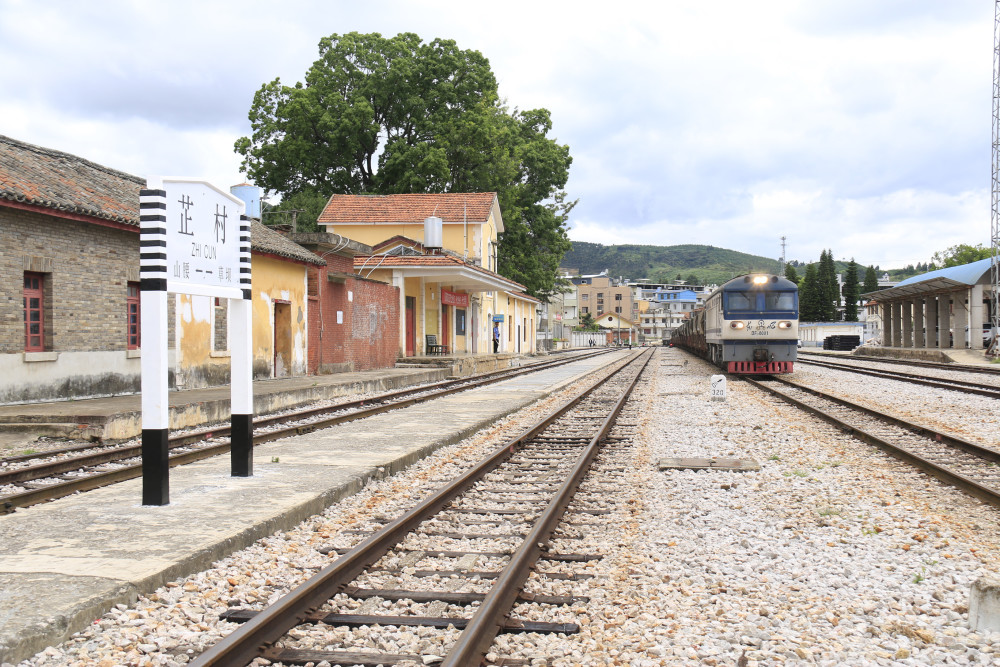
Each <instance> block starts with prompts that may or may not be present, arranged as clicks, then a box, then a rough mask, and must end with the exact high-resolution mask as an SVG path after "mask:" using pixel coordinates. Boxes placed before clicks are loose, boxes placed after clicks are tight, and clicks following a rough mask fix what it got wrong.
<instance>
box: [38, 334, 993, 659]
mask: <svg viewBox="0 0 1000 667" xmlns="http://www.w3.org/2000/svg"><path fill="white" fill-rule="evenodd" d="M649 372H650V373H653V374H654V377H653V379H652V380H651V381H650V382H648V383H646V384H645V385H644V386H643V388H642V393H641V395H640V396H639V397H638V399H637V400H638V401H639V402H640V403H639V410H640V412H641V414H642V415H643V417H642V419H641V420H640V423H639V425H638V432H639V437H638V440H637V442H636V444H635V445H634V446H633V447H632V448H631V449H629V450H627V451H625V452H622V451H619V452H617V453H615V454H614V455H613V456H614V457H615V462H616V464H617V465H619V466H622V465H624V466H627V469H628V470H630V471H631V474H630V475H627V476H625V478H624V479H625V480H626V481H621V478H620V477H619V478H618V482H617V484H618V485H619V487H620V488H618V489H617V493H616V494H615V495H614V497H613V498H608V499H606V502H607V507H608V509H610V510H611V511H612V514H610V515H607V517H608V518H607V521H604V522H596V523H595V525H594V526H592V527H591V528H590V529H589V530H588V532H587V534H585V535H582V538H583V539H582V540H577V541H575V543H574V546H573V550H576V551H587V552H594V553H601V554H603V556H604V557H603V558H602V559H601V560H598V561H592V562H590V563H587V564H586V566H584V567H583V568H582V569H584V570H585V571H586V572H587V573H588V574H591V575H593V578H592V579H585V580H581V581H574V582H566V581H561V580H551V579H550V580H540V581H532V582H531V586H532V587H534V588H533V589H534V590H542V591H544V592H546V593H554V594H565V595H578V596H588V597H590V602H589V603H586V604H580V605H576V606H574V607H572V608H570V607H563V608H548V609H546V608H544V607H541V606H538V605H532V606H530V607H527V608H524V609H519V610H517V613H523V614H524V615H525V617H529V616H530V617H531V618H532V619H538V620H550V621H560V622H575V623H579V624H580V626H581V632H580V633H579V634H576V635H566V636H562V635H555V636H529V637H522V636H517V635H504V636H502V637H501V639H500V641H499V642H498V645H497V648H496V650H495V652H496V654H497V656H510V657H522V658H523V657H527V658H536V659H538V660H539V664H548V665H553V666H559V667H570V666H573V665H627V666H629V667H652V666H659V665H735V664H737V663H738V662H739V663H740V664H745V665H748V666H751V665H761V666H763V665H775V664H789V665H795V664H802V665H805V664H810V665H812V664H820V665H940V664H955V665H967V664H969V665H971V664H998V663H1000V632H997V633H988V632H973V631H971V630H970V629H969V627H968V602H969V589H970V587H971V585H972V583H973V582H974V581H975V580H976V579H977V578H979V577H980V576H983V575H986V574H990V573H992V572H996V570H997V563H998V554H1000V550H998V548H997V540H996V537H995V536H996V535H997V527H998V526H997V518H998V513H997V512H996V511H995V510H993V509H990V508H987V507H985V506H984V505H982V504H981V503H980V502H979V501H976V500H975V499H972V498H969V497H967V496H965V495H963V494H962V493H960V492H958V491H955V490H953V489H950V488H948V487H945V486H943V485H941V484H940V483H938V482H936V481H934V480H932V479H929V478H927V477H926V476H924V475H922V474H919V473H917V472H915V471H913V470H912V469H910V468H908V467H907V466H905V465H904V464H902V463H899V462H897V461H896V460H895V459H892V458H890V457H888V456H886V455H883V454H881V453H880V452H878V451H876V450H874V449H872V448H870V447H869V446H867V445H864V444H862V443H859V442H857V441H855V440H853V439H852V438H850V437H849V436H847V435H844V434H841V433H839V432H838V431H837V430H835V429H833V428H832V427H830V426H828V425H826V424H824V423H822V422H819V421H818V420H816V419H815V418H812V417H809V416H806V415H804V414H802V413H800V412H798V411H797V410H796V409H795V408H792V407H791V406H788V405H787V404H784V403H782V402H780V401H778V400H777V399H773V398H770V397H768V396H766V395H764V394H763V393H762V392H760V391H758V390H757V389H755V388H753V387H751V386H749V385H747V384H744V383H741V382H739V381H730V382H729V383H728V399H727V400H726V401H724V402H722V401H711V400H710V398H709V377H710V376H711V375H713V374H716V373H717V370H716V369H714V368H713V367H711V366H709V365H708V364H706V363H704V362H702V361H700V360H697V359H695V358H693V357H691V356H689V355H687V354H686V353H684V352H681V351H679V350H676V349H669V350H660V351H658V352H657V357H656V358H654V360H653V362H652V364H651V366H650V369H649ZM834 373H836V374H837V375H836V376H835V375H833V374H834ZM799 374H800V373H799V372H797V373H796V374H795V375H796V376H799ZM843 375H844V374H843V373H842V372H835V371H825V370H819V369H810V370H809V371H808V373H804V372H803V373H802V376H803V377H806V376H808V378H809V381H810V384H819V383H823V382H827V381H829V382H830V383H836V384H838V386H839V390H838V395H842V396H844V397H846V398H850V397H851V396H852V395H853V396H855V397H859V394H862V393H870V392H872V391H873V389H872V383H873V382H874V380H873V379H871V378H869V379H867V380H864V381H863V382H860V383H858V385H857V387H858V388H857V389H855V388H854V385H849V384H848V383H845V382H844V381H843ZM824 378H829V379H824ZM796 379H798V378H796ZM878 382H889V381H878ZM893 386H895V387H898V386H899V385H893ZM877 391H878V392H879V394H880V395H883V396H884V394H885V393H890V394H892V393H893V392H895V398H896V399H897V400H898V401H899V402H900V403H901V405H900V406H898V407H899V410H898V411H899V412H914V413H920V412H926V411H927V410H928V406H929V405H932V404H934V403H935V402H937V404H938V405H940V399H939V398H923V396H925V393H922V392H921V391H920V390H919V389H914V388H913V387H912V386H907V389H906V390H905V391H901V390H893V389H891V388H890V389H888V390H885V389H883V388H882V387H881V385H879V386H878V387H877ZM930 391H934V390H928V393H926V395H927V396H930V395H931V394H930V393H929V392H930ZM933 396H935V397H936V396H938V394H933ZM554 400H556V399H554V398H553V399H549V402H552V401H554ZM911 400H912V403H911V402H910V401H911ZM979 400H980V399H978V398H976V397H967V396H965V397H963V398H962V399H955V402H956V403H960V402H961V401H977V402H978V401H979ZM981 400H983V401H984V402H985V401H987V400H988V399H981ZM878 402H880V403H882V404H883V407H882V408H881V409H886V408H885V405H884V404H885V403H886V400H885V398H880V399H878ZM889 402H890V403H891V401H889ZM532 412H533V410H529V411H526V413H528V414H524V415H518V416H515V417H511V418H508V419H507V420H504V421H503V422H502V423H498V424H497V425H495V426H494V427H492V428H490V429H487V430H485V431H483V432H481V433H479V434H477V435H475V436H473V437H472V438H469V439H468V440H466V441H464V442H462V443H459V444H457V445H453V446H451V447H448V448H445V449H443V450H440V451H439V452H437V453H436V454H434V455H432V456H430V457H428V458H427V459H425V460H424V461H422V462H420V463H418V464H417V465H415V466H413V467H412V468H410V469H409V470H407V471H406V472H404V473H402V474H400V475H397V476H394V477H392V478H389V479H384V480H380V481H377V482H372V483H370V484H369V485H368V486H366V487H365V489H364V490H363V491H362V492H360V493H359V494H358V495H356V496H354V497H352V498H350V499H347V500H345V501H343V502H341V503H339V504H338V505H336V506H334V507H332V508H330V509H329V510H328V511H327V512H326V513H324V514H323V515H321V516H317V517H314V518H312V519H310V520H308V521H306V522H304V523H303V524H302V525H301V526H300V527H299V528H298V529H296V530H294V531H289V532H288V533H287V534H279V535H275V536H272V537H270V538H267V539H265V540H261V541H260V542H258V543H257V544H255V545H254V546H253V547H251V548H249V549H246V550H244V551H242V552H239V553H237V554H234V555H233V556H230V557H228V558H226V559H224V560H223V561H220V562H219V563H217V564H216V567H215V568H213V569H212V570H209V571H206V572H203V573H199V574H197V575H194V576H192V577H189V578H187V579H184V580H179V581H177V582H172V583H171V584H170V585H168V586H166V587H164V588H162V589H160V590H158V591H157V592H156V593H154V594H152V595H150V596H148V597H144V598H141V599H140V600H139V602H138V603H137V604H136V605H135V606H134V607H132V608H127V607H124V606H122V607H119V608H118V609H116V610H113V611H111V612H109V613H108V614H106V615H105V616H104V617H102V618H101V619H98V620H97V621H95V624H94V625H93V626H92V627H91V628H90V629H88V630H87V631H85V632H81V633H79V634H78V635H76V636H75V637H74V638H73V639H72V640H70V641H68V642H66V643H64V644H62V645H60V646H57V647H52V648H50V649H48V650H47V651H45V652H43V653H40V654H38V655H36V656H35V657H34V658H32V659H31V660H28V661H25V662H23V663H21V665H22V666H24V667H27V666H29V665H31V666H34V665H100V666H101V667H111V666H113V665H133V664H134V665H147V664H148V665H174V664H176V665H180V664H184V663H186V662H188V661H189V659H190V658H191V657H192V656H193V655H195V654H197V653H198V652H200V651H201V650H203V649H204V648H205V647H207V646H208V645H210V644H212V643H214V642H215V641H217V640H218V639H219V638H220V637H222V636H224V635H225V634H226V633H228V632H230V631H231V630H232V629H233V628H234V627H236V626H234V625H232V624H229V623H225V622H219V621H218V616H219V614H220V613H221V612H222V611H224V610H225V609H226V608H228V607H230V606H254V607H258V608H259V607H261V606H263V605H264V604H266V603H267V602H269V601H274V600H276V599H277V598H278V597H280V596H281V595H282V594H283V593H284V592H286V591H287V590H288V588H289V587H291V586H293V585H295V584H297V583H298V582H300V581H303V580H304V579H306V578H308V577H309V576H311V575H312V574H314V573H315V572H316V571H317V570H318V569H319V568H320V567H322V566H324V565H325V564H327V563H328V562H329V557H328V556H323V555H322V554H319V553H318V551H317V550H318V549H320V548H322V547H324V546H328V545H331V544H346V543H351V542H353V541H355V540H356V539H357V538H356V537H354V538H351V537H347V536H344V535H341V534H340V533H341V531H343V530H345V529H356V528H358V527H359V526H363V525H366V522H371V521H385V520H387V519H389V518H392V517H394V516H396V515H398V513H399V512H401V511H403V510H404V509H405V508H407V507H409V506H411V505H412V504H413V503H414V502H416V501H417V500H418V499H419V498H418V497H415V494H414V489H415V488H416V485H418V484H421V483H424V482H425V481H426V480H429V479H433V478H434V477H435V476H436V475H438V474H439V473H441V474H443V473H445V472H449V473H454V472H455V471H456V470H457V469H459V468H460V467H461V466H462V465H464V464H465V463H466V462H468V461H471V460H473V459H474V458H476V457H478V456H479V455H481V454H482V453H484V452H486V451H487V450H489V449H491V448H492V447H495V446H496V444H497V443H498V442H499V441H500V440H501V439H502V435H501V432H502V430H503V429H504V428H506V427H510V426H512V425H515V424H517V423H527V422H528V421H529V420H530V419H532V418H533V416H534V415H533V414H531V413H532ZM979 418H980V415H975V414H972V411H970V410H968V409H966V411H965V412H964V414H962V413H960V411H958V410H955V412H954V414H952V412H951V410H950V409H949V410H948V411H947V413H946V414H937V415H935V416H934V418H933V420H934V421H940V422H942V423H944V424H947V425H950V427H951V428H950V429H949V430H951V431H955V432H962V433H964V434H966V437H969V438H970V439H974V438H973V436H979V437H977V438H975V439H977V440H979V441H983V440H984V439H985V440H986V444H993V443H991V442H989V441H988V438H989V437H990V436H989V435H988V432H985V431H980V429H979V427H978V426H975V425H974V424H975V423H976V420H977V419H979ZM960 420H962V421H960ZM980 421H981V420H980ZM993 434H994V435H993V436H992V437H995V430H994V431H993ZM712 456H716V457H731V458H744V459H754V460H756V461H757V462H758V463H760V465H761V469H760V470H759V471H758V472H739V473H737V472H725V471H718V470H716V471H707V472H706V471H694V470H664V471H660V470H659V469H658V467H657V465H656V464H657V462H658V461H659V460H660V459H661V458H664V457H712ZM574 567H576V566H574ZM551 569H552V570H556V569H561V568H556V567H553V568H551ZM429 634H430V633H424V632H422V631H415V630H412V629H400V630H399V635H400V637H399V642H400V649H401V650H402V649H405V648H406V644H407V642H415V643H419V642H420V641H422V640H423V641H432V640H431V639H430V638H429ZM421 635H428V636H427V637H423V638H422V637H421ZM543 658H544V660H546V662H544V663H543V662H542V659H543Z"/></svg>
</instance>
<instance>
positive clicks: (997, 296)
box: [973, 0, 1000, 357]
mask: <svg viewBox="0 0 1000 667" xmlns="http://www.w3.org/2000/svg"><path fill="white" fill-rule="evenodd" d="M992 186H993V188H992V189H993V196H992V203H993V206H992V214H991V216H990V243H991V246H992V250H993V255H992V259H993V261H992V262H991V263H990V285H991V287H992V290H993V291H992V294H991V295H990V305H991V306H992V307H991V309H990V310H991V311H992V312H991V313H990V327H991V332H990V333H991V334H992V336H993V342H992V344H991V345H990V347H989V349H988V350H987V351H986V353H987V354H990V355H992V356H994V357H995V356H998V354H1000V349H998V348H1000V341H998V340H997V338H998V336H997V332H1000V0H996V2H995V3H994V6H993V174H992ZM973 335H979V333H978V332H976V333H974V334H973Z"/></svg>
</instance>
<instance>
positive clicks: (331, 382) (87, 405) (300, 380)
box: [0, 354, 541, 442]
mask: <svg viewBox="0 0 1000 667" xmlns="http://www.w3.org/2000/svg"><path fill="white" fill-rule="evenodd" d="M539 360H541V359H539V358H535V359H522V358H521V357H519V356H517V355H511V354H503V355H492V354H490V355H455V356H447V357H445V356H438V357H420V358H416V357H414V358H410V359H406V360H405V361H403V362H401V363H400V364H399V365H397V367H396V368H383V369H378V370H372V371H359V372H352V373H334V374H331V375H307V376H298V377H288V378H276V379H269V380H255V381H254V388H253V393H254V414H255V415H265V414H268V413H271V412H276V411H278V410H283V409H287V408H294V407H297V406H300V405H305V404H307V403H312V402H315V401H320V400H324V399H329V398H337V397H340V396H350V395H353V394H361V393H368V392H381V391H389V390H391V389H398V388H400V387H405V386H410V385H414V384H420V383H424V382H436V381H439V380H444V379H446V378H449V377H464V376H466V375H472V374H475V373H486V372H489V371H493V370H500V369H504V368H509V367H511V366H518V365H521V364H525V363H532V362H534V361H539ZM229 399H230V389H229V387H228V386H225V387H209V388H205V389H185V390H180V391H172V392H170V396H169V401H170V428H171V429H181V428H192V427H198V426H205V425H208V424H212V423H217V422H228V421H229V418H230V414H231V411H230V408H229ZM15 432H16V433H30V434H34V435H35V436H38V435H49V436H58V437H66V438H73V439H78V440H100V441H106V442H114V441H118V440H126V439H128V438H134V437H137V436H138V435H140V434H141V433H142V405H141V402H140V397H139V395H138V394H135V395H127V396H110V397H106V398H89V399H81V400H73V401H51V402H45V403H30V404H23V405H5V406H0V433H15Z"/></svg>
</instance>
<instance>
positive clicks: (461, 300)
mask: <svg viewBox="0 0 1000 667" xmlns="http://www.w3.org/2000/svg"><path fill="white" fill-rule="evenodd" d="M441 303H443V304H444V305H446V306H458V307H459V308H468V307H469V295H468V294H459V293H458V292H449V291H448V290H446V289H442V290H441Z"/></svg>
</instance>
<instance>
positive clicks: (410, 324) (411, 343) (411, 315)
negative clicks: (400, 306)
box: [406, 296, 417, 357]
mask: <svg viewBox="0 0 1000 667" xmlns="http://www.w3.org/2000/svg"><path fill="white" fill-rule="evenodd" d="M416 349H417V297H415V296H408V297H406V356H408V357H412V356H413V355H414V354H415V353H416Z"/></svg>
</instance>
